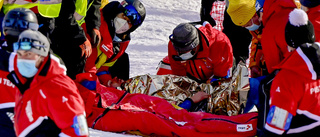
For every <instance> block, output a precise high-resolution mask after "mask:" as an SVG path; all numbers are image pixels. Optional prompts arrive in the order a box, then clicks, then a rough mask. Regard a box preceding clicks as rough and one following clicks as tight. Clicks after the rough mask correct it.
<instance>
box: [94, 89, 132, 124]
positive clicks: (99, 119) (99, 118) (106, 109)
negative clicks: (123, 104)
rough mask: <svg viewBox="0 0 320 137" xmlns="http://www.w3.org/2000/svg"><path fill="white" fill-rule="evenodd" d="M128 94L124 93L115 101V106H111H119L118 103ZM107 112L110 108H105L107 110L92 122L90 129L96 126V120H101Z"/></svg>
mask: <svg viewBox="0 0 320 137" xmlns="http://www.w3.org/2000/svg"><path fill="white" fill-rule="evenodd" d="M128 93H129V92H125V93H124V94H123V95H122V96H121V97H120V99H119V100H118V101H117V103H115V104H113V105H117V104H119V103H120V101H121V100H122V99H123V98H124V97H125V96H126V95H127V94H128ZM113 105H111V106H113ZM109 110H111V109H110V107H107V108H106V109H105V110H104V111H103V113H102V114H101V115H99V116H98V117H97V118H96V119H95V120H94V122H93V124H92V126H91V128H94V126H95V125H96V123H97V122H98V120H100V118H102V117H103V116H104V115H106V114H107V113H108V112H109Z"/></svg>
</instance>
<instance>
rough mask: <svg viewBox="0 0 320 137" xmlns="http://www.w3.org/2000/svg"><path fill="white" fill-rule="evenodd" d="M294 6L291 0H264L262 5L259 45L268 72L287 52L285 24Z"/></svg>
mask: <svg viewBox="0 0 320 137" xmlns="http://www.w3.org/2000/svg"><path fill="white" fill-rule="evenodd" d="M294 8H296V5H295V4H294V3H293V0H266V1H265V2H264V6H263V15H262V22H263V25H264V28H263V30H262V37H261V46H262V52H263V55H264V59H265V62H266V65H267V69H268V72H269V73H271V72H273V71H274V68H272V67H274V66H276V65H278V64H279V63H280V62H281V60H283V59H284V58H285V57H286V56H287V53H288V49H287V45H288V44H287V42H286V40H285V33H284V31H285V26H286V24H287V22H288V20H289V13H290V12H291V11H292V10H293V9H294Z"/></svg>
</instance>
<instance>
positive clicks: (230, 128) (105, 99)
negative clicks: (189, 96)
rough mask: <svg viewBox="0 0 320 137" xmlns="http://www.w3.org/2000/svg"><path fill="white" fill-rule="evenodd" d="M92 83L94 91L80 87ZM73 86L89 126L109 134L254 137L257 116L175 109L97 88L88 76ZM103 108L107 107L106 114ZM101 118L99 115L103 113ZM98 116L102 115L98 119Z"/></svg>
mask: <svg viewBox="0 0 320 137" xmlns="http://www.w3.org/2000/svg"><path fill="white" fill-rule="evenodd" d="M84 80H88V81H96V84H95V88H96V89H95V90H89V89H87V88H86V87H84V86H82V84H81V83H82V82H83V81H84ZM76 83H77V86H78V88H79V91H80V94H81V96H82V97H83V100H84V101H85V106H86V112H87V122H88V125H89V127H92V126H93V124H94V122H95V121H96V123H95V125H94V127H93V128H94V129H99V130H103V131H111V132H123V131H136V130H138V131H140V132H141V133H142V134H144V135H158V136H183V137H193V136H254V135H255V134H256V124H257V113H247V114H242V115H238V116H221V115H214V114H210V113H204V112H188V111H186V110H185V109H181V110H177V109H176V108H174V107H173V106H172V105H171V104H170V103H169V102H167V101H166V100H164V99H161V98H158V97H154V96H148V95H145V94H130V93H127V94H125V91H122V90H117V89H115V88H109V87H105V86H103V85H101V84H100V83H99V82H98V81H97V78H96V77H94V76H90V74H89V73H82V74H79V75H77V79H76ZM106 108H108V110H107V111H105V110H106ZM104 111H105V112H106V113H105V115H103V116H102V115H101V114H102V113H103V112H104ZM99 116H102V117H101V118H100V119H98V117H99Z"/></svg>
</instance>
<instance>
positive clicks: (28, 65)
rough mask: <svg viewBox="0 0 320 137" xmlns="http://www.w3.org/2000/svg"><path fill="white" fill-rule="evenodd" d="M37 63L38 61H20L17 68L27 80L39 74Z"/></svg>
mask: <svg viewBox="0 0 320 137" xmlns="http://www.w3.org/2000/svg"><path fill="white" fill-rule="evenodd" d="M36 62H37V60H28V59H18V61H17V66H18V70H19V72H20V74H21V75H22V76H24V77H26V78H31V77H33V76H34V75H35V74H36V73H37V72H38V69H37V68H36Z"/></svg>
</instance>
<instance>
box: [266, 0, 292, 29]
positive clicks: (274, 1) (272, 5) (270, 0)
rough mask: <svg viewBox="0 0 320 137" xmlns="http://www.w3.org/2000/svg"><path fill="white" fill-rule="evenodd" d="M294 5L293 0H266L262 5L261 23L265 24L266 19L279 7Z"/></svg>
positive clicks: (277, 10) (278, 9)
mask: <svg viewBox="0 0 320 137" xmlns="http://www.w3.org/2000/svg"><path fill="white" fill-rule="evenodd" d="M296 7H297V6H296V5H295V4H294V2H293V0H266V1H265V2H264V5H263V15H262V22H263V24H266V22H267V21H268V19H269V18H270V17H271V16H272V15H273V14H274V13H276V12H279V11H280V10H281V9H286V8H296Z"/></svg>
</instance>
